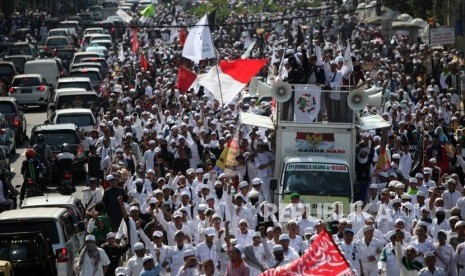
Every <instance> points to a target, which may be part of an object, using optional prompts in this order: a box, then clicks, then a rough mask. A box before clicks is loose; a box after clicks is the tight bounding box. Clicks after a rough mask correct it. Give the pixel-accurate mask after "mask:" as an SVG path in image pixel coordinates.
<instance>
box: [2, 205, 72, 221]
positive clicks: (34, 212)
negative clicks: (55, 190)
mask: <svg viewBox="0 0 465 276" xmlns="http://www.w3.org/2000/svg"><path fill="white" fill-rule="evenodd" d="M64 212H66V209H65V208H58V207H51V208H45V207H39V208H31V209H17V210H10V211H6V212H3V213H1V214H0V223H2V222H4V221H7V220H18V221H21V220H41V219H59V218H60V216H61V215H63V213H64Z"/></svg>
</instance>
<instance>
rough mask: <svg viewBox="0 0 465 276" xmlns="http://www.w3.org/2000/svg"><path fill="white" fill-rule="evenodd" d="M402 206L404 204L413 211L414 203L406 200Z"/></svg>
mask: <svg viewBox="0 0 465 276" xmlns="http://www.w3.org/2000/svg"><path fill="white" fill-rule="evenodd" d="M402 206H404V208H407V209H409V210H410V211H413V204H412V203H411V202H405V203H403V204H402Z"/></svg>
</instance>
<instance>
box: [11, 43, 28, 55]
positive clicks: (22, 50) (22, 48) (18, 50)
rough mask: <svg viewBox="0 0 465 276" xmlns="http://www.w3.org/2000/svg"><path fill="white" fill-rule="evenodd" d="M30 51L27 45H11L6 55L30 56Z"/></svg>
mask: <svg viewBox="0 0 465 276" xmlns="http://www.w3.org/2000/svg"><path fill="white" fill-rule="evenodd" d="M30 54H31V49H29V46H28V45H11V46H10V49H9V50H8V55H30Z"/></svg>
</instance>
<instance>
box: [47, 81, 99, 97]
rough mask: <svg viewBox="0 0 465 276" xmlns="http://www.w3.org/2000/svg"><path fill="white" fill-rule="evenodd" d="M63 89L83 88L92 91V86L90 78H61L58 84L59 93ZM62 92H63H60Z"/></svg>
mask: <svg viewBox="0 0 465 276" xmlns="http://www.w3.org/2000/svg"><path fill="white" fill-rule="evenodd" d="M63 88H82V89H84V90H85V91H91V92H93V91H94V90H93V89H92V84H91V83H90V79H89V78H83V77H76V78H60V79H58V82H57V91H58V90H59V89H63ZM60 91H61V90H60ZM55 94H56V93H55Z"/></svg>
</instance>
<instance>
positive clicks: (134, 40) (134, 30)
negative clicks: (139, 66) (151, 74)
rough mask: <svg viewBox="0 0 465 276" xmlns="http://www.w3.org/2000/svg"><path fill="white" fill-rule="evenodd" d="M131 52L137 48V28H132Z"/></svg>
mask: <svg viewBox="0 0 465 276" xmlns="http://www.w3.org/2000/svg"><path fill="white" fill-rule="evenodd" d="M131 42H132V53H133V54H135V53H136V52H137V50H139V40H137V28H132V38H131Z"/></svg>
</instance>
